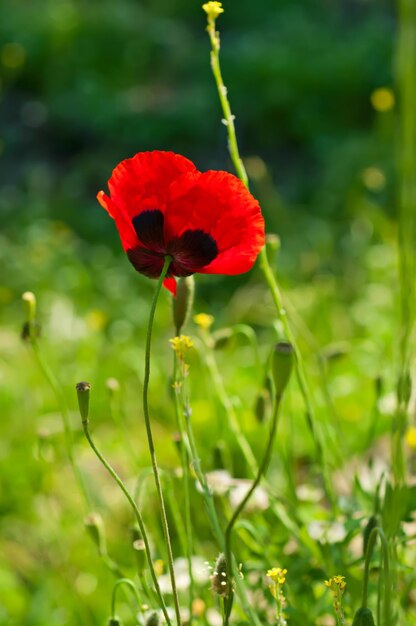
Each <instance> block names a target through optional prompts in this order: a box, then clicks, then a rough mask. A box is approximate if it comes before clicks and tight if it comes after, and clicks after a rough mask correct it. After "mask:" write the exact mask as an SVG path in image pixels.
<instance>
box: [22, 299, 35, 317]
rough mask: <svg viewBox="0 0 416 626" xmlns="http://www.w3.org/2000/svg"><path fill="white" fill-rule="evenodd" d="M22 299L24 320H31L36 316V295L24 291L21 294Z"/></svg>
mask: <svg viewBox="0 0 416 626" xmlns="http://www.w3.org/2000/svg"><path fill="white" fill-rule="evenodd" d="M22 300H23V302H24V306H25V311H26V320H27V321H28V322H33V320H34V319H35V317H36V296H35V294H34V293H32V292H31V291H25V292H24V293H23V294H22Z"/></svg>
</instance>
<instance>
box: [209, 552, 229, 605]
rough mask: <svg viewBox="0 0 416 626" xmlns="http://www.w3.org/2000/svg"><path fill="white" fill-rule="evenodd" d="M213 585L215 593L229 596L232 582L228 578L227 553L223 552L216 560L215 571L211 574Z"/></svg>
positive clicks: (225, 596)
mask: <svg viewBox="0 0 416 626" xmlns="http://www.w3.org/2000/svg"><path fill="white" fill-rule="evenodd" d="M211 585H212V590H213V591H215V593H217V594H218V595H219V596H222V597H223V598H228V596H229V594H230V591H231V584H230V581H229V578H228V572H227V562H226V559H225V554H223V553H222V552H221V554H220V555H219V556H218V558H217V560H216V562H215V565H214V571H213V572H212V575H211Z"/></svg>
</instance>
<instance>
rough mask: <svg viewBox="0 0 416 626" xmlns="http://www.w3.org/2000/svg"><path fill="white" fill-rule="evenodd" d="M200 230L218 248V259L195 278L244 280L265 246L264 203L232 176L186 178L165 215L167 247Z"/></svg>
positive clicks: (174, 191) (180, 181)
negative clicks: (229, 276) (234, 277)
mask: <svg viewBox="0 0 416 626" xmlns="http://www.w3.org/2000/svg"><path fill="white" fill-rule="evenodd" d="M188 230H191V231H192V230H200V231H203V232H204V233H206V234H207V235H209V236H210V237H211V238H212V239H213V240H214V241H215V244H216V246H217V251H218V255H217V256H216V257H215V258H213V259H212V260H211V261H210V262H209V263H206V264H204V265H202V264H201V266H200V267H199V268H196V267H194V268H193V270H192V271H193V272H201V273H207V274H208V273H209V274H217V273H218V274H240V273H242V272H246V271H248V270H249V269H250V268H251V267H252V266H253V264H254V262H255V260H256V258H257V255H258V253H259V252H260V250H261V248H262V247H263V245H264V220H263V217H262V215H261V210H260V206H259V203H258V202H257V200H255V198H254V197H253V196H252V195H251V193H250V192H249V191H248V190H247V189H246V187H245V186H244V185H243V183H242V182H241V181H240V180H239V179H238V178H236V177H235V176H233V175H232V174H229V173H228V172H215V171H209V172H205V173H203V174H202V173H200V172H192V173H189V174H184V175H183V176H181V177H180V178H178V179H177V180H176V181H175V182H174V183H172V185H171V187H170V191H169V198H168V202H167V208H166V214H165V241H166V242H167V245H168V246H169V244H170V241H171V240H174V239H175V238H177V237H180V236H181V235H182V234H183V233H184V232H185V231H188Z"/></svg>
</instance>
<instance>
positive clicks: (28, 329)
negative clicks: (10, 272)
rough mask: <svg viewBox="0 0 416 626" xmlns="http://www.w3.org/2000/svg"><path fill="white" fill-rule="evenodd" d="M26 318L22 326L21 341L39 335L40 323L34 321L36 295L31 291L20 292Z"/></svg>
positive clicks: (35, 337)
mask: <svg viewBox="0 0 416 626" xmlns="http://www.w3.org/2000/svg"><path fill="white" fill-rule="evenodd" d="M22 300H23V303H24V308H25V315H26V320H25V322H24V324H23V327H22V332H21V338H22V339H23V341H30V340H31V339H37V338H38V337H39V335H40V325H39V324H38V323H37V322H36V319H35V318H36V297H35V294H34V293H32V292H31V291H25V292H24V293H23V294H22Z"/></svg>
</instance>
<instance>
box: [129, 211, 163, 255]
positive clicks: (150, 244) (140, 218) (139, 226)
mask: <svg viewBox="0 0 416 626" xmlns="http://www.w3.org/2000/svg"><path fill="white" fill-rule="evenodd" d="M132 224H133V226H134V230H135V231H136V234H137V236H138V238H139V239H140V241H141V243H142V244H143V245H144V246H146V247H147V248H150V249H151V250H154V251H155V252H163V249H164V233H163V227H164V215H163V213H162V211H159V210H158V209H152V210H148V211H142V212H141V213H139V214H138V215H136V217H133V219H132Z"/></svg>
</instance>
